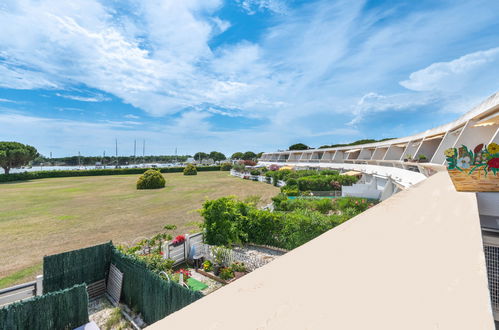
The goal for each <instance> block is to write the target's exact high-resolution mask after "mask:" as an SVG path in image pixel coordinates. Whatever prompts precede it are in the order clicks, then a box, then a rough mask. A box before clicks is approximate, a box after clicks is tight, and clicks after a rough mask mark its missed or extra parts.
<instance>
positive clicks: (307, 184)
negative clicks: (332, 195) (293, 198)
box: [297, 174, 358, 191]
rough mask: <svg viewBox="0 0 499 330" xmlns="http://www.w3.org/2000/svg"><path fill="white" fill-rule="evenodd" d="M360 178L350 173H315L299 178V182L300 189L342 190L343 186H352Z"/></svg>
mask: <svg viewBox="0 0 499 330" xmlns="http://www.w3.org/2000/svg"><path fill="white" fill-rule="evenodd" d="M357 181H358V178H357V177H355V176H349V175H339V174H335V175H313V176H305V177H301V178H298V180H297V184H298V189H299V190H300V191H307V190H310V191H332V190H341V186H350V185H352V184H353V183H355V182H357Z"/></svg>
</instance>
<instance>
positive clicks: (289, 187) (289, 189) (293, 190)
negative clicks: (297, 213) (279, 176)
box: [281, 185, 300, 196]
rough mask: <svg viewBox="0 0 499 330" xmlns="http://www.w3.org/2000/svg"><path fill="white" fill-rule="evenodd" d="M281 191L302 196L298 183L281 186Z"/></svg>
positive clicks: (289, 194)
mask: <svg viewBox="0 0 499 330" xmlns="http://www.w3.org/2000/svg"><path fill="white" fill-rule="evenodd" d="M281 192H282V193H283V194H286V196H300V190H299V189H298V186H297V185H285V186H284V187H281Z"/></svg>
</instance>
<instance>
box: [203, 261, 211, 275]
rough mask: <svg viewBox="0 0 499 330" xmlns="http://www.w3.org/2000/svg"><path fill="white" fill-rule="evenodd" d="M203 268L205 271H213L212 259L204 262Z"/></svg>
mask: <svg viewBox="0 0 499 330" xmlns="http://www.w3.org/2000/svg"><path fill="white" fill-rule="evenodd" d="M203 269H204V271H205V272H211V271H212V270H213V263H212V262H211V261H210V260H206V261H205V262H203Z"/></svg>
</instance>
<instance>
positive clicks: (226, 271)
mask: <svg viewBox="0 0 499 330" xmlns="http://www.w3.org/2000/svg"><path fill="white" fill-rule="evenodd" d="M220 278H221V279H222V280H230V279H231V278H234V272H233V271H232V269H230V268H229V267H224V268H221V269H220Z"/></svg>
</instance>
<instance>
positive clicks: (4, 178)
mask: <svg viewBox="0 0 499 330" xmlns="http://www.w3.org/2000/svg"><path fill="white" fill-rule="evenodd" d="M147 170H149V169H144V168H116V169H104V170H78V171H74V170H68V171H34V172H24V173H14V174H9V175H6V174H0V182H11V181H21V180H34V179H45V178H65V177H76V176H101V175H127V174H143V173H144V172H145V171H147ZM156 170H158V171H160V172H161V173H180V172H182V171H183V170H184V168H183V167H165V168H160V169H156ZM197 170H198V172H205V171H220V166H199V167H197Z"/></svg>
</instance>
